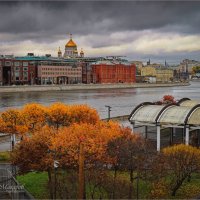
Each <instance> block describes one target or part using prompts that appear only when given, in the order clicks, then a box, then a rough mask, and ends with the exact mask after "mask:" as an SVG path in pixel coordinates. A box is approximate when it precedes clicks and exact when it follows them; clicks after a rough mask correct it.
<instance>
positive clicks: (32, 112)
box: [22, 103, 47, 132]
mask: <svg viewBox="0 0 200 200" xmlns="http://www.w3.org/2000/svg"><path fill="white" fill-rule="evenodd" d="M46 115H47V114H46V108H45V107H44V106H42V105H41V104H37V103H31V104H27V105H25V106H24V107H23V108H22V118H23V120H24V123H25V125H26V126H27V128H28V130H29V132H34V131H38V130H40V129H41V127H42V126H44V125H45V123H46Z"/></svg>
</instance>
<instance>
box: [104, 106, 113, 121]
mask: <svg viewBox="0 0 200 200" xmlns="http://www.w3.org/2000/svg"><path fill="white" fill-rule="evenodd" d="M105 107H106V108H108V121H109V120H110V111H111V108H112V107H111V106H105Z"/></svg>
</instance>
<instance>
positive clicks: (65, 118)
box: [47, 103, 69, 129]
mask: <svg viewBox="0 0 200 200" xmlns="http://www.w3.org/2000/svg"><path fill="white" fill-rule="evenodd" d="M47 118H48V121H49V124H50V125H53V126H55V127H56V128H57V129H58V128H59V127H60V126H67V125H69V106H67V105H65V104H63V103H54V104H52V105H50V106H49V107H48V109H47Z"/></svg>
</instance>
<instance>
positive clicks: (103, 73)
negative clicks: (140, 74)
mask: <svg viewBox="0 0 200 200" xmlns="http://www.w3.org/2000/svg"><path fill="white" fill-rule="evenodd" d="M91 67H92V82H93V83H134V82H135V79H136V67H135V65H134V64H130V63H128V62H124V63H123V62H120V61H99V62H97V63H95V64H92V65H91Z"/></svg>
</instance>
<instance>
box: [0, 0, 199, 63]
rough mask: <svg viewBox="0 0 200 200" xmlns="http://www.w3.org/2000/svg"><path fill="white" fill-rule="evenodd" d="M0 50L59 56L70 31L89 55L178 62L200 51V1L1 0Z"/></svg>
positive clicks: (12, 52) (8, 52) (2, 52)
mask: <svg viewBox="0 0 200 200" xmlns="http://www.w3.org/2000/svg"><path fill="white" fill-rule="evenodd" d="M0 5H1V6H0V17H1V20H0V43H1V46H0V54H15V55H25V54H26V53H27V52H34V53H35V54H36V55H44V54H46V53H51V54H52V55H53V56H57V50H58V47H59V46H60V47H61V50H62V51H64V46H65V44H66V43H67V41H68V40H69V33H72V34H73V39H74V41H75V42H76V43H77V45H78V47H79V48H83V50H84V52H85V56H106V55H123V56H127V58H129V59H133V60H135V59H137V60H147V59H149V58H151V59H152V60H155V61H160V62H161V61H162V62H163V63H164V61H165V59H167V61H168V63H170V64H173V63H178V62H179V61H180V60H182V59H184V58H190V59H197V60H198V57H199V52H200V44H199V43H200V42H199V41H200V34H199V23H198V19H199V17H200V13H199V12H198V11H199V8H198V6H199V5H200V2H197V1H193V2H187V1H177V2H174V1H173V2H172V1H137V2H136V1H124V2H122V1H110V2H105V1H76V2H70V1H68V2H63V1H59V2H58V1H57V2H56V1H54V2H53V1H51V2H48V1H43V2H38V1H35V2H30V1H29V2H23V1H20V2H19V1H18V2H17V1H15V2H0Z"/></svg>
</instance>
